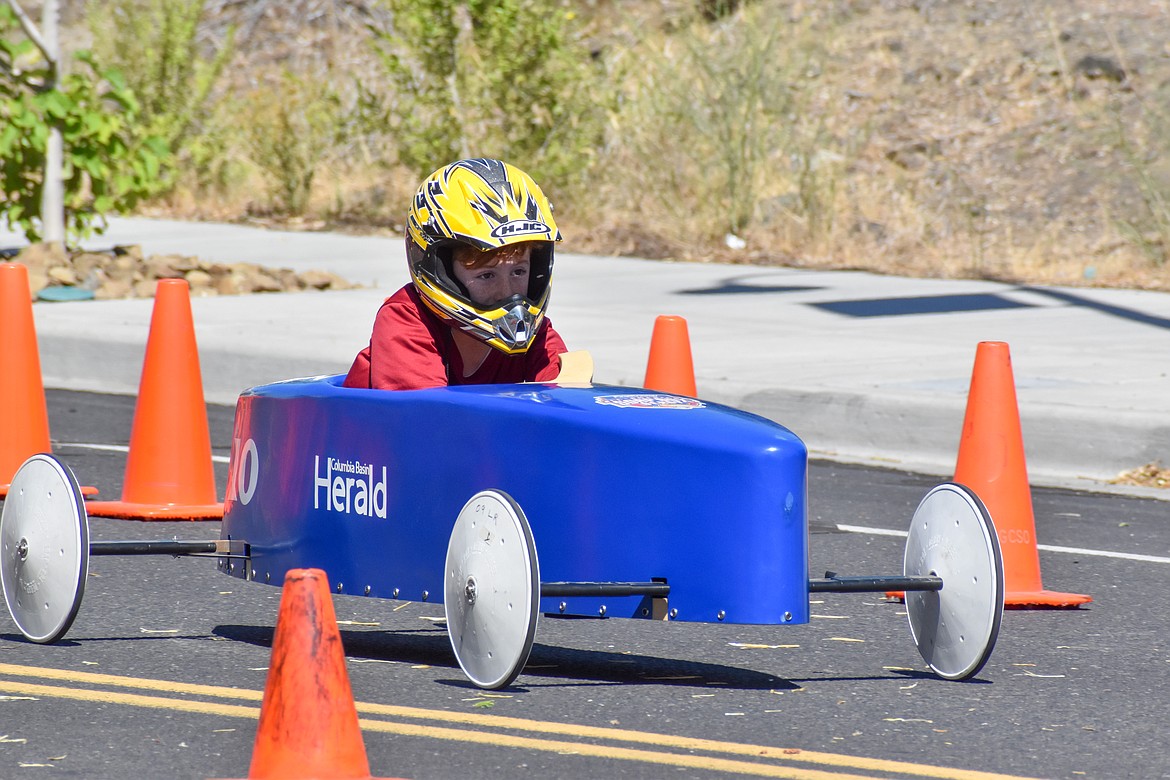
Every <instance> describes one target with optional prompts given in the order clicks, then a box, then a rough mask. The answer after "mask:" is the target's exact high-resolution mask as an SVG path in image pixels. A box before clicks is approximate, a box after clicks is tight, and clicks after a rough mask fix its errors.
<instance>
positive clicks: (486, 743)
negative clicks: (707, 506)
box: [0, 391, 1170, 780]
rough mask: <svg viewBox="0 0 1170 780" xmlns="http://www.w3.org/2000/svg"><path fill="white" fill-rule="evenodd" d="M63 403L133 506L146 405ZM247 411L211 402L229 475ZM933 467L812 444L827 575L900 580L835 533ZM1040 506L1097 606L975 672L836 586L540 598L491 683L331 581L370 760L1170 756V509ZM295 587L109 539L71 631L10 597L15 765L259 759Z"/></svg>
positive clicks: (20, 773)
mask: <svg viewBox="0 0 1170 780" xmlns="http://www.w3.org/2000/svg"><path fill="white" fill-rule="evenodd" d="M48 400H49V414H50V422H51V425H52V433H53V440H54V449H55V452H56V454H57V455H58V456H60V457H62V458H63V459H64V460H66V461H67V462H68V463H69V464H70V465H71V466H72V468H73V469H74V471H75V472H76V473H77V474H78V477H79V479H80V481H81V482H82V484H95V485H98V486H100V487H101V488H102V490H103V497H105V498H116V497H117V495H118V494H119V493H120V489H121V484H120V483H121V479H122V469H123V468H124V463H125V454H124V451H121V450H119V449H118V447H120V446H122V447H124V446H125V445H126V444H127V443H128V439H129V432H130V424H131V420H132V417H133V402H134V401H133V399H132V398H128V397H120V396H103V395H92V394H83V393H68V392H62V391H50V392H49V393H48ZM231 417H232V410H231V409H230V408H226V407H218V406H212V407H209V419H210V423H211V431H212V444H213V450H214V453H215V455H216V456H217V457H218V458H219V459H220V460H221V462H217V464H216V470H217V475H218V482H219V486H220V490H221V491H222V489H223V485H224V484H225V480H226V470H227V466H226V455H227V452H228V445H229V438H230V433H231ZM79 445H85V446H79ZM92 445H102V446H104V447H113V449H101V448H95V447H94V446H92ZM933 482H934V479H933V478H929V477H922V476H918V475H913V474H904V473H899V472H895V471H882V470H872V469H865V468H860V467H856V466H843V465H836V464H829V463H814V464H813V467H812V469H811V474H810V484H809V491H810V504H811V506H812V512H811V516H810V522H811V523H812V526H813V531H814V533H813V534H812V537H811V542H810V547H811V551H810V552H811V559H812V573H813V574H814V575H818V574H820V572H821V571H822V570H824V569H833V570H835V571H837V572H839V573H842V574H894V573H897V572H898V571H899V570H900V566H901V554H902V543H903V541H902V539H900V538H898V537H896V536H890V535H883V534H879V533H864V532H842V531H840V530H838V528H837V525H838V524H844V525H849V526H859V527H863V528H870V529H888V530H894V531H897V530H903V529H904V528H905V527H906V525H907V523H908V519H909V517H910V514H911V513H912V512H913V508H914V506H915V505H916V504H917V502H918V500H919V499H920V498H921V496H922V495H923V494H924V493H925V491H926V490H927V489H928V488H929V487H930V486H931V484H933ZM1034 502H1035V511H1036V525H1037V535H1038V537H1039V539H1040V541H1041V543H1042V544H1043V545H1044V546H1045V547H1044V548H1042V551H1041V563H1042V567H1043V574H1044V584H1045V586H1046V587H1048V588H1050V589H1052V590H1063V591H1073V592H1077V593H1087V594H1090V595H1092V596H1093V598H1094V601H1093V603H1092V604H1090V605H1089V606H1088V607H1085V608H1081V609H1079V610H1073V611H1009V612H1008V613H1006V614H1005V617H1004V622H1003V627H1002V631H1001V634H1000V639H999V643H998V645H997V646H996V649H995V653H994V654H993V656H992V658H991V660H990V661H989V663H988V664H987V666H986V667H985V669H984V670H983V672H982V673H981V674H980V675H979V676H978V677H977V678H976V679H975V680H973V681H971V682H967V683H954V682H946V681H943V680H939V679H937V678H935V677H933V676H932V675H931V674H929V672H928V670H926V668H925V667H924V665H923V663H922V661H921V659H920V658H919V657H918V654H917V652H916V650H915V648H914V645H913V642H912V640H911V638H910V634H909V631H908V629H907V626H906V619H905V616H904V613H903V610H902V607H901V606H900V605H898V604H894V603H888V602H886V601H885V600H883V599H881V598H879V597H877V596H874V595H864V594H863V595H847V594H826V595H824V596H814V603H813V613H814V618H813V620H812V621H811V623H809V624H808V625H803V626H794V627H786V628H780V627H775V626H734V625H715V624H691V623H673V624H672V623H666V624H662V623H651V622H648V621H645V622H644V621H632V620H558V619H549V618H544V619H542V620H541V622H540V627H539V630H538V633H537V641H536V646H535V648H534V650H533V653H532V656H531V658H530V660H529V664H528V666H527V667H526V669H525V671H524V673H522V674H521V676H520V677H519V678H518V679H517V681H516V684H515V685H514V686H513V687H512V688H510V689H507V690H504V691H501V692H499V693H496V694H490V695H489V694H485V693H484V692H481V691H479V690H478V689H476V688H474V687H472V686H471V685H470V684H469V683H467V682H466V680H465V679H464V678H463V675H462V673H461V672H460V670H459V668H458V665H457V664H456V662H455V659H454V656H453V654H452V652H451V650H450V647H449V645H448V643H447V639H446V634H445V631H444V630H443V628H442V625H441V623H440V622H439V621H438V620H437V619H438V618H441V616H442V607H441V606H437V605H433V604H419V603H413V602H407V603H396V602H387V601H378V600H370V599H363V598H360V597H353V596H335V597H334V603H335V607H336V610H337V614H338V619H339V620H340V621H341V622H342V625H341V629H342V638H343V642H344V645H345V649H346V655H347V659H348V660H347V669H348V673H349V677H350V680H351V683H352V687H353V692H354V697H355V699H356V700H357V702H358V704H357V706H358V711H359V714H360V716H361V717H362V719H363V728H364V739H365V746H366V750H367V752H368V756H369V762H370V766H371V769H372V772H373V774H374V775H375V776H400V777H409V778H452V777H460V778H498V777H516V776H525V777H529V776H530V777H557V778H589V779H590V780H593V779H594V778H659V777H688V778H689V777H694V778H711V777H722V776H727V777H732V776H762V777H788V778H833V779H835V780H841V778H851V777H865V778H889V777H926V778H956V779H959V778H982V777H990V776H995V775H1008V776H1026V777H1048V778H1066V777H1067V778H1085V777H1089V778H1156V777H1166V776H1170V757H1168V756H1167V754H1166V751H1165V750H1164V748H1163V743H1164V731H1165V724H1166V723H1167V722H1170V686H1168V685H1167V680H1168V676H1170V646H1168V645H1170V640H1168V639H1167V636H1168V632H1167V626H1168V624H1170V618H1167V614H1168V612H1170V610H1168V609H1167V607H1168V606H1170V595H1168V594H1170V528H1168V527H1167V525H1168V524H1167V522H1166V520H1167V511H1168V510H1167V504H1166V503H1165V502H1162V501H1153V500H1149V499H1140V498H1127V497H1123V496H1115V495H1110V496H1106V495H1093V494H1084V493H1076V492H1071V491H1063V490H1036V491H1034ZM91 528H92V534H93V538H94V539H137V538H160V539H161V538H171V537H178V538H182V539H212V538H215V537H216V536H217V535H218V524H216V523H137V522H127V521H118V520H104V519H93V520H91ZM1049 547H1062V548H1070V549H1072V550H1073V551H1072V552H1068V551H1063V552H1056V551H1050V550H1049V549H1048V548H1049ZM1076 550H1079V552H1077V551H1076ZM1100 551H1108V552H1110V553H1112V554H1113V555H1110V556H1103V555H1100V554H1099V552H1100ZM279 598H280V591H279V590H278V589H277V588H274V587H269V586H265V585H262V584H258V583H246V582H241V581H239V580H236V579H232V578H228V577H225V576H223V575H222V574H219V573H217V572H216V570H215V565H214V563H213V562H212V561H208V560H200V559H193V558H180V559H175V558H171V557H133V558H114V557H99V558H94V559H92V561H91V570H90V577H89V580H88V582H87V585H86V590H85V600H84V602H83V604H82V606H81V611H80V614H79V616H78V618H77V621H76V622H75V623H74V625H73V627H72V629H71V630H70V632H69V634H68V635H67V637H66V638H65V639H64V640H63V641H62V642H60V643H59V644H56V645H52V646H43V645H34V644H31V643H28V642H25V641H24V640H23V639H22V638H21V637H20V635H19V633H18V632H17V630H16V628H15V625H14V624H13V623H12V622H11V620H10V618H9V616H8V615H7V613H6V612H4V613H2V614H0V777H20V778H26V777H28V778H32V777H85V778H124V777H129V776H146V777H176V778H187V777H190V778H199V777H245V776H246V775H247V774H248V766H249V761H250V756H251V752H252V743H253V739H254V737H255V732H256V717H257V715H258V711H259V700H260V695H261V692H262V690H263V688H264V684H265V677H266V672H267V666H268V663H269V655H270V647H271V641H272V632H273V626H274V623H275V619H276V614H277V607H278V603H279ZM984 773H987V774H984Z"/></svg>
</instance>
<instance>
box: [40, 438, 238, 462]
mask: <svg viewBox="0 0 1170 780" xmlns="http://www.w3.org/2000/svg"><path fill="white" fill-rule="evenodd" d="M57 446H58V447H60V448H66V447H72V448H74V449H78V450H100V451H102V452H130V448H129V447H127V446H126V445H125V444H87V443H85V442H81V441H62V442H57ZM229 460H230V459H229V458H228V456H227V455H212V456H211V462H212V463H227V462H229Z"/></svg>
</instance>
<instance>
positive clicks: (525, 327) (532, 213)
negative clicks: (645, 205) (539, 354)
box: [406, 159, 561, 354]
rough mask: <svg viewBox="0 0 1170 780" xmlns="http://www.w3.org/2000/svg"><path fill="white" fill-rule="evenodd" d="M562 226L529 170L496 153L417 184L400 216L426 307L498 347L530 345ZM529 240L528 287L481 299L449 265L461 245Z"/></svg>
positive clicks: (514, 349) (513, 349)
mask: <svg viewBox="0 0 1170 780" xmlns="http://www.w3.org/2000/svg"><path fill="white" fill-rule="evenodd" d="M560 240H561V232H560V230H558V229H557V225H556V222H555V221H554V220H553V215H552V206H551V205H550V204H549V202H548V199H547V198H546V197H545V196H544V193H543V192H541V190H540V187H539V186H537V184H536V182H535V181H533V180H532V177H530V176H529V175H528V174H526V173H524V172H523V171H521V170H520V169H519V168H516V167H515V166H512V165H509V164H508V163H506V162H502V161H500V160H490V159H474V160H460V161H459V162H455V163H451V164H450V165H448V166H446V167H443V168H440V169H439V170H437V171H435V172H434V173H432V174H431V175H430V176H428V177H427V179H426V180H425V181H424V182H423V183H422V185H421V186H420V187H419V189H418V192H417V193H416V194H415V196H414V202H413V203H412V204H411V207H410V215H409V216H408V217H407V220H406V261H407V263H408V264H409V265H410V277H411V279H412V280H413V281H414V286H415V289H417V290H418V292H419V295H420V296H421V297H422V300H423V303H424V304H426V306H427V308H429V309H430V310H431V311H432V312H434V313H435V315H436V316H438V317H439V318H440V319H441V320H443V321H444V322H447V323H448V324H449V325H451V326H452V327H455V328H458V329H460V330H462V331H463V332H465V333H468V334H470V335H472V336H474V337H476V338H478V339H480V340H481V341H484V342H486V343H487V344H489V345H491V346H493V347H495V348H496V349H499V350H502V351H503V352H507V353H508V354H517V353H521V352H525V351H527V350H528V347H529V345H530V344H531V343H532V339H533V337H534V336H535V335H536V331H537V329H538V328H539V327H540V323H541V322H542V321H543V320H544V312H545V309H546V308H547V307H548V300H549V283H550V281H551V278H552V267H553V245H554V244H555V242H557V241H560ZM523 242H533V247H532V253H531V268H530V270H529V282H528V294H527V295H513V296H511V297H510V298H506V299H504V300H502V301H497V302H494V303H490V304H488V305H486V306H481V305H479V304H476V303H474V302H473V301H472V300H471V298H470V296H469V295H468V292H467V290H466V289H465V288H464V287H463V285H462V284H460V283H459V281H458V280H457V279H456V277H455V274H454V273H453V272H452V270H451V262H452V250H453V249H454V248H455V247H456V246H458V245H460V244H462V245H466V246H471V247H474V248H476V249H478V250H480V251H488V250H491V249H496V248H498V247H502V246H508V245H511V244H520V243H523Z"/></svg>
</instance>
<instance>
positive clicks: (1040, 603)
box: [886, 590, 1093, 609]
mask: <svg viewBox="0 0 1170 780" xmlns="http://www.w3.org/2000/svg"><path fill="white" fill-rule="evenodd" d="M886 598H888V599H891V600H892V601H902V602H904V601H906V594H905V593H903V592H902V591H900V590H890V591H886ZM1092 600H1093V597H1092V596H1084V595H1082V594H1080V593H1058V592H1054V591H1050V590H1037V591H1022V592H1017V593H1005V594H1004V597H1003V606H1004V609H1026V608H1028V607H1050V608H1052V609H1071V608H1075V607H1079V606H1080V605H1082V604H1088V603H1089V602H1090V601H1092Z"/></svg>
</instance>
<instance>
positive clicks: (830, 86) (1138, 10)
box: [153, 0, 1170, 290]
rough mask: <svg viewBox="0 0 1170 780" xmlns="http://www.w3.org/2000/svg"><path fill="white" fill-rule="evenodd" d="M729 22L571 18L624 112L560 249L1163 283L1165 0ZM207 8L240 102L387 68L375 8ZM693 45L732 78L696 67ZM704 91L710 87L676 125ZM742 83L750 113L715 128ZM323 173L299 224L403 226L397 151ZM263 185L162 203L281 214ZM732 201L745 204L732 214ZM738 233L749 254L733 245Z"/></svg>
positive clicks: (958, 5)
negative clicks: (1157, 201)
mask: <svg viewBox="0 0 1170 780" xmlns="http://www.w3.org/2000/svg"><path fill="white" fill-rule="evenodd" d="M706 5H707V6H710V5H713V3H711V2H708V3H706ZM733 5H736V6H737V8H736V10H735V12H734V13H733V14H732V15H730V16H725V17H723V18H721V19H719V20H717V21H714V22H711V21H703V22H700V23H693V22H692V21H691V17H690V16H689V14H690V13H691V11H692V10H693V8H694V7H695V3H692V2H689V0H581V2H578V3H577V4H576V8H577V9H578V10H579V13H580V16H581V18H582V20H583V21H584V23H585V25H586V28H587V31H588V36H589V39H590V41H591V43H592V46H593V48H594V49H595V51H596V52H597V53H598V57H599V58H600V59H601V61H603V62H604V63H605V65H606V67H607V68H608V69H609V71H610V73H611V74H612V75H613V78H614V81H615V83H616V84H618V85H619V86H620V88H621V92H622V95H623V100H622V102H621V103H620V106H621V108H620V110H615V111H614V113H613V116H612V121H611V134H610V136H609V138H607V140H606V143H605V148H602V149H598V150H597V160H598V162H599V164H598V165H597V166H596V167H595V168H594V169H593V173H592V174H591V176H590V178H589V180H588V181H587V182H586V185H585V186H584V187H579V188H574V189H567V188H564V187H561V186H559V184H558V183H557V182H547V183H546V185H547V189H548V190H549V191H550V193H551V194H552V196H553V198H554V200H555V201H556V203H557V206H558V217H559V218H560V221H561V222H562V228H563V230H564V232H565V234H566V236H567V244H566V249H570V250H572V251H581V252H586V251H587V252H601V253H615V254H631V255H640V256H645V257H676V258H684V259H690V260H695V261H712V260H719V261H731V262H743V263H762V264H787V265H800V266H812V267H823V268H864V269H868V270H872V271H876V272H880V273H891V274H908V275H916V276H932V277H972V278H990V279H1002V280H1010V281H1026V282H1035V283H1046V284H1061V285H1100V286H1125V287H1137V288H1148V289H1162V290H1170V262H1167V256H1168V255H1170V214H1162V215H1161V221H1159V214H1158V212H1157V210H1156V208H1153V209H1152V208H1151V205H1152V201H1151V199H1150V195H1151V190H1150V189H1149V186H1146V188H1145V189H1143V184H1145V185H1151V184H1152V186H1153V187H1154V188H1155V189H1154V190H1153V192H1154V193H1155V194H1157V193H1159V192H1160V193H1161V194H1162V196H1163V197H1170V133H1167V132H1166V130H1167V129H1170V44H1168V43H1167V42H1166V37H1165V35H1164V31H1165V30H1167V29H1170V0H1065V2H1061V3H1034V2H1029V0H1015V1H1012V2H1008V1H1004V0H1001V1H1000V2H991V0H981V1H977V0H824V1H821V2H811V1H807V2H804V1H801V0H754V1H753V2H749V1H748V0H743V2H740V3H737V4H733ZM208 7H209V8H211V9H212V10H213V11H214V12H215V14H214V23H213V24H210V25H209V26H208V31H207V35H208V36H211V37H214V36H215V35H216V34H219V33H222V30H223V29H225V28H226V25H227V24H228V23H236V24H237V25H246V29H245V28H244V27H241V30H244V31H245V32H247V35H241V37H240V39H239V42H238V46H239V52H238V58H237V62H236V63H235V64H234V65H233V67H232V68H231V72H232V73H233V75H234V77H235V78H236V79H237V83H236V84H235V85H234V86H232V87H231V89H239V88H240V86H241V84H242V82H240V80H241V79H242V80H243V81H246V82H247V83H248V84H251V85H254V84H256V83H258V82H259V81H262V74H264V73H270V72H271V71H272V69H273V68H276V67H295V68H297V69H299V70H301V71H302V72H310V73H313V72H315V73H318V74H322V77H324V75H329V77H330V78H333V79H335V80H336V81H337V83H342V82H343V81H344V79H342V78H340V77H339V75H338V74H343V73H352V72H359V73H362V74H364V75H365V76H366V77H367V78H368V77H370V76H371V75H372V74H374V73H376V67H375V66H373V65H372V64H371V61H370V60H369V59H368V58H367V57H365V56H364V55H363V54H362V52H363V51H364V49H363V46H362V43H361V39H362V38H363V37H364V35H365V33H364V28H363V24H364V23H365V22H366V21H368V20H370V19H373V18H375V17H376V16H377V14H378V8H377V5H376V4H375V3H373V2H360V1H359V0H351V1H349V2H342V0H296V2H286V3H255V4H247V3H245V4H241V3H232V2H226V0H224V1H222V2H209V3H208ZM249 9H250V10H249ZM256 9H261V10H262V11H263V12H262V13H260V12H258V11H257V10H256ZM249 12H250V13H252V14H253V16H251V17H246V18H245V16H242V14H246V13H249ZM769 34H770V35H773V37H774V38H775V40H774V41H773V48H772V49H770V50H768V54H767V58H766V61H762V62H760V63H757V64H758V65H759V66H760V67H763V68H765V70H764V71H763V72H764V73H765V77H764V78H762V79H755V80H754V81H753V80H750V79H749V80H747V81H744V80H742V79H741V80H740V81H738V82H737V81H736V77H737V73H738V72H737V71H736V68H737V67H739V66H746V65H745V62H740V63H738V65H737V62H736V60H735V59H734V57H732V56H731V53H734V52H743V53H744V54H743V56H744V57H747V54H748V53H750V52H751V51H753V50H754V49H753V48H752V47H762V46H765V45H766V43H767V42H766V41H764V38H766V37H767V35H769ZM696 45H709V46H713V47H716V48H714V49H713V51H718V52H720V53H721V54H720V56H721V57H722V60H719V62H723V63H724V66H723V70H722V71H718V72H711V71H712V68H714V65H712V63H713V62H715V61H716V59H717V58H715V57H703V58H699V59H698V60H696V59H695V58H693V57H692V58H690V59H689V60H688V57H687V55H686V53H687V51H688V47H694V46H696ZM1094 58H1095V59H1094ZM696 63H699V64H696ZM716 64H717V63H716ZM697 67H705V68H707V70H708V72H707V73H706V75H704V74H702V73H699V72H697V71H696V70H695V68H697ZM741 69H742V68H741ZM1122 73H1123V74H1124V75H1122ZM702 78H707V79H708V80H709V83H707V84H706V87H707V88H709V89H710V92H709V94H707V95H706V96H705V97H703V98H702V100H700V101H698V102H696V103H694V104H692V109H693V111H692V113H691V114H690V115H682V116H673V117H672V116H671V112H672V111H674V112H676V113H677V112H678V109H679V107H680V105H684V106H685V104H683V103H680V102H678V101H681V100H684V99H685V98H687V90H690V91H691V92H693V93H695V92H699V87H700V86H702V82H701V81H700V79H702ZM678 85H682V86H683V87H684V89H682V90H681V91H680V90H678V89H676V87H677V86H678ZM696 85H698V86H696ZM765 87H767V88H768V89H764V88H765ZM776 88H778V90H777V89H776ZM753 90H759V91H761V92H762V93H766V94H762V95H761V101H762V102H760V103H758V104H756V105H755V107H754V108H753V107H751V106H748V108H750V109H751V110H752V111H755V112H756V113H755V114H752V115H750V116H747V117H746V119H745V123H744V124H742V125H741V126H733V125H732V124H731V123H728V122H727V121H726V120H727V119H728V116H727V115H728V114H729V113H731V112H732V111H733V110H735V107H736V106H737V105H738V106H740V107H743V106H747V104H748V103H750V98H751V96H752V95H753V94H754V92H753ZM229 91H230V90H229ZM781 95H782V96H784V97H783V99H784V100H786V101H787V103H786V104H785V105H783V106H779V107H778V103H777V101H779V100H781V97H780V96H781ZM691 97H692V99H693V95H692V96H691ZM737 99H738V100H739V102H738V103H737ZM671 101H675V102H673V103H672V102H671ZM715 103H718V105H720V106H724V105H726V106H729V107H731V108H729V109H727V110H723V111H722V113H721V114H720V113H718V112H715V113H712V112H710V111H707V110H706V108H709V107H710V106H711V105H713V104H715ZM721 122H722V123H723V124H720V123H721ZM672 123H673V124H672ZM745 128H746V129H745ZM749 131H750V132H749ZM737 132H740V133H741V134H742V135H743V136H744V137H743V138H738V137H737V136H735V133H737ZM729 134H730V135H729ZM721 138H722V139H723V141H722V142H721V141H720V140H719V139H721ZM729 138H730V139H732V140H728V139H729ZM737 139H738V140H739V141H743V143H745V144H755V145H756V148H754V149H751V150H749V152H745V153H744V154H743V155H740V157H739V162H736V160H735V159H733V158H734V155H731V156H729V155H728V154H727V152H728V149H727V148H721V146H720V143H723V144H730V143H732V141H734V140H737ZM745 160H746V162H744V161H745ZM442 162H445V161H436V166H437V165H438V164H441V163H442ZM515 162H517V163H518V164H520V165H521V166H522V167H523V164H524V163H523V161H521V160H517V161H515ZM740 163H743V164H742V165H740ZM737 165H740V167H738V168H737V167H736V166H737ZM325 167H326V170H323V171H321V172H320V173H319V177H318V178H317V179H316V180H315V183H314V189H313V193H312V197H311V200H310V203H309V207H308V211H307V213H306V214H305V216H304V218H303V219H302V220H301V221H302V224H305V225H307V226H310V227H318V226H333V225H335V224H340V225H343V226H346V227H347V228H349V229H360V228H361V226H369V227H370V229H379V230H387V229H393V228H395V227H396V226H398V225H400V224H401V220H402V211H403V210H404V209H405V203H406V200H407V197H408V196H409V193H410V192H411V191H412V189H413V186H414V181H415V179H416V175H415V174H413V173H410V172H406V171H403V170H401V169H400V168H398V167H396V164H395V161H394V157H393V153H392V152H390V151H389V139H378V138H377V137H369V138H365V139H363V140H362V141H361V142H360V143H357V144H356V145H355V144H353V143H351V144H350V145H348V146H346V147H345V148H339V149H335V150H332V151H331V154H330V155H329V156H328V161H327V164H326V166H325ZM737 172H738V173H737ZM737 175H738V176H741V177H742V178H740V179H735V178H734V177H735V176H737ZM249 177H251V178H249ZM729 177H731V178H729ZM257 181H258V180H257V179H256V178H255V174H254V173H246V174H244V175H243V177H242V178H241V180H240V181H239V182H237V183H236V184H235V185H234V186H233V187H231V188H229V189H226V190H224V191H221V192H217V193H215V194H214V196H210V195H208V194H207V193H201V194H192V193H190V192H187V193H184V192H182V191H180V192H179V193H176V194H175V195H172V196H171V197H170V198H169V199H168V201H167V202H166V203H162V204H156V205H155V206H154V207H153V208H155V209H156V210H159V209H164V210H166V211H168V212H170V213H174V214H178V215H190V216H198V217H215V218H219V219H225V218H231V219H249V218H251V219H256V218H260V219H265V220H271V219H274V218H276V215H275V214H274V213H272V208H271V204H270V203H266V202H265V201H264V199H263V197H262V196H260V195H258V193H260V192H262V190H261V189H260V188H259V187H257ZM729 183H730V184H731V185H732V186H730V187H729ZM729 192H731V193H734V195H729V194H728V193H729ZM735 197H739V198H742V199H745V200H747V201H749V202H748V208H747V209H746V210H744V211H743V214H742V215H740V217H736V218H734V219H733V218H732V217H731V216H730V214H731V212H732V211H734V210H735V209H734V206H735V200H734V198H735ZM1126 223H1133V225H1134V226H1136V231H1134V230H1130V229H1129V226H1127V224H1126ZM733 226H734V231H735V232H736V234H737V235H738V236H739V237H740V238H741V239H742V240H743V241H744V242H745V243H746V246H744V247H743V248H742V249H729V248H728V247H727V245H726V243H725V234H726V233H728V232H731V231H732V229H733Z"/></svg>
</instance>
